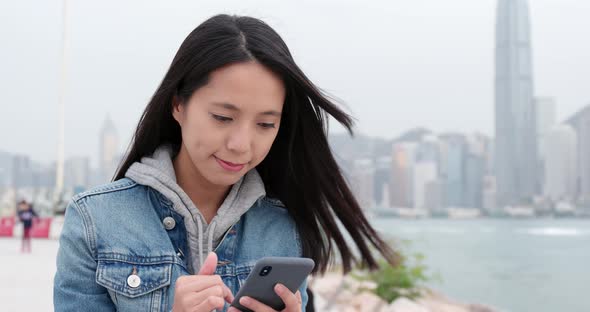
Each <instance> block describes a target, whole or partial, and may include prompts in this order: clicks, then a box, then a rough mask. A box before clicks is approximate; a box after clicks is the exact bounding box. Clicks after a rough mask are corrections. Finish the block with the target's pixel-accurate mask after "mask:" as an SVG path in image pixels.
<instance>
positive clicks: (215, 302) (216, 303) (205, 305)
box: [194, 296, 225, 311]
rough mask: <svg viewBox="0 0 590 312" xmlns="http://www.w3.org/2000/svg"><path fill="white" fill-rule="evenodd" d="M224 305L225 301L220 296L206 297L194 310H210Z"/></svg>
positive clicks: (221, 307)
mask: <svg viewBox="0 0 590 312" xmlns="http://www.w3.org/2000/svg"><path fill="white" fill-rule="evenodd" d="M224 306H225V301H224V300H223V299H222V298H221V297H216V296H212V297H207V298H206V299H205V301H203V302H201V304H199V305H197V307H196V309H195V310H194V311H211V310H215V309H223V307H224Z"/></svg>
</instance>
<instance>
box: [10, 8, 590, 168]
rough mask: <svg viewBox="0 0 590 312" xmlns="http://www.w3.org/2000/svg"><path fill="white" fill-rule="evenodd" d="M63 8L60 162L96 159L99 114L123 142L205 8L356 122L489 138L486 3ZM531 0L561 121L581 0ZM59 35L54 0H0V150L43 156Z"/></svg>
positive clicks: (585, 53)
mask: <svg viewBox="0 0 590 312" xmlns="http://www.w3.org/2000/svg"><path fill="white" fill-rule="evenodd" d="M68 3H69V16H68V18H69V20H68V23H69V26H70V27H69V29H68V35H69V38H70V47H69V49H68V51H67V54H68V55H69V57H68V66H69V71H68V81H67V90H66V156H67V157H69V156H91V157H92V159H93V162H95V161H96V159H97V154H98V144H99V142H98V135H99V130H100V127H101V125H102V123H103V121H104V119H105V117H106V116H107V114H110V116H111V117H112V119H113V120H114V122H115V124H116V126H117V131H118V133H119V134H120V140H121V145H122V148H123V146H124V145H125V146H126V144H127V143H128V142H129V139H130V138H131V133H132V131H133V130H134V127H135V126H136V123H137V121H138V118H139V116H140V114H141V112H142V110H143V108H144V107H145V105H146V104H147V102H148V100H149V98H150V96H151V95H152V94H153V92H154V91H155V89H156V87H157V85H158V83H159V82H160V81H161V79H162V77H163V75H164V73H165V71H166V69H167V67H168V66H169V64H170V62H171V60H172V58H173V56H174V54H175V52H176V50H177V49H178V47H179V45H180V43H181V42H182V40H183V39H184V38H185V37H186V36H187V35H188V33H189V32H190V31H191V30H192V29H193V28H194V27H196V26H197V25H198V24H200V23H201V22H203V21H204V20H205V19H206V18H208V17H210V16H212V15H214V14H217V13H233V14H244V15H252V16H254V17H258V18H262V19H263V20H265V21H266V22H267V23H269V24H270V25H271V26H272V27H274V28H275V29H276V30H277V31H278V32H279V34H281V36H282V37H283V39H284V40H285V41H286V42H287V45H288V46H289V48H290V49H291V51H292V53H293V55H294V57H295V60H296V62H298V64H299V65H300V66H301V67H302V69H303V70H304V71H305V72H306V73H307V74H308V76H309V77H310V78H311V79H312V80H313V81H314V82H315V83H316V84H317V85H319V86H320V87H322V88H323V89H324V90H326V91H327V92H329V93H330V94H332V95H334V96H336V97H338V98H340V99H342V100H343V101H344V102H345V103H346V104H347V105H348V107H349V110H350V112H351V113H352V114H353V115H354V116H355V117H356V119H357V120H358V122H357V131H360V132H362V133H366V134H369V135H373V136H381V137H385V138H392V137H394V136H397V135H399V134H400V133H401V132H403V131H404V130H407V129H409V128H412V127H416V126H424V127H428V128H431V129H432V130H434V131H437V132H440V131H461V132H465V133H469V132H475V131H478V132H483V133H485V134H488V135H491V134H493V122H494V115H493V77H494V72H493V66H494V27H495V26H494V25H495V10H496V1H494V0H444V1H443V0H412V1H406V0H404V1H402V0H380V1H342V0H338V1H336V0H334V1H325V0H324V1H290V2H287V1H231V2H228V1H224V2H223V3H221V1H214V2H213V1H210V2H209V3H206V2H204V1H194V0H193V1H114V0H102V1H69V2H68ZM529 5H530V14H531V24H532V47H533V66H534V67H533V68H534V69H533V72H534V79H535V80H534V81H535V82H534V83H535V95H538V96H552V97H555V99H556V101H557V112H558V119H559V120H563V119H564V118H566V117H568V116H569V115H571V114H573V113H575V112H576V111H578V110H579V109H581V108H582V107H583V106H584V105H587V104H590V83H589V82H590V57H589V55H590V40H588V30H590V1H588V0H529ZM61 32H62V1H57V0H51V1H46V0H39V1H30V0H26V1H23V0H18V1H16V0H11V1H6V0H2V1H1V2H0V45H1V48H0V125H1V129H2V131H1V132H0V150H4V151H9V152H14V153H23V154H28V155H31V156H32V157H33V159H35V160H39V161H43V162H48V161H50V160H53V159H55V155H56V143H57V131H58V127H57V120H58V113H57V101H58V81H59V68H60V53H61V52H60V51H61ZM332 128H333V129H336V130H337V128H336V127H334V126H332Z"/></svg>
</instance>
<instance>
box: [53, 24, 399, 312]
mask: <svg viewBox="0 0 590 312" xmlns="http://www.w3.org/2000/svg"><path fill="white" fill-rule="evenodd" d="M328 114H329V115H331V116H332V117H334V118H335V119H336V120H338V121H339V122H340V123H342V124H343V125H344V126H345V127H347V128H348V129H349V131H350V129H351V126H352V122H351V119H350V117H349V116H348V115H346V114H345V113H343V112H342V111H341V110H340V109H338V108H337V107H336V106H335V105H334V104H333V103H331V102H330V101H329V100H328V99H327V98H326V97H325V96H324V95H323V94H322V93H321V92H320V91H319V89H318V88H317V87H315V86H314V85H313V84H312V83H311V82H310V81H309V80H308V79H307V77H306V76H305V75H304V74H303V73H302V72H301V70H300V69H299V68H298V67H297V65H296V64H295V62H294V60H293V58H292V56H291V53H290V52H289V50H288V48H287V46H286V45H285V43H284V42H283V40H282V39H281V38H280V36H279V35H278V34H277V33H276V32H275V31H274V30H273V29H272V28H270V27H269V26H268V25H267V24H265V23H264V22H262V21H260V20H258V19H254V18H251V17H236V16H228V15H218V16H215V17H212V18H210V19H209V20H207V21H205V22H204V23H203V24H201V25H200V26H198V27H197V28H196V29H195V30H194V31H193V32H191V33H190V34H189V35H188V37H187V38H186V39H185V41H184V42H183V43H182V45H181V46H180V49H179V50H178V52H177V54H176V56H175V57H174V60H173V61H172V64H171V66H170V68H169V70H168V72H167V73H166V75H165V76H164V79H163V81H162V83H161V84H160V86H159V88H158V89H157V90H156V92H155V94H154V96H153V97H152V99H151V101H150V102H149V104H148V106H147V107H146V109H145V111H144V113H143V115H142V117H141V119H140V121H139V124H138V127H137V130H136V132H135V136H134V139H133V142H132V144H131V145H130V147H129V150H128V153H127V156H126V158H125V159H124V161H123V162H122V164H121V166H120V168H119V169H118V172H117V173H116V175H115V181H114V182H113V183H111V184H108V185H105V186H102V187H98V188H96V189H94V190H91V191H88V192H85V193H82V194H79V195H76V196H75V197H74V198H73V200H72V202H71V203H70V204H69V206H68V209H67V210H66V218H65V223H64V228H63V232H62V235H61V239H60V250H59V253H58V260H57V273H56V276H55V286H54V304H55V310H56V311H74V310H76V311H78V310H81V311H95V310H96V311H108V310H115V309H117V310H121V311H148V310H149V311H169V310H173V311H211V310H213V309H227V308H228V304H227V303H229V302H231V300H233V295H234V294H235V293H236V292H237V291H238V289H239V288H240V286H241V284H242V283H243V281H244V280H245V278H246V277H247V276H248V274H249V273H250V270H251V269H252V267H253V265H254V264H255V262H256V260H258V259H260V258H262V257H264V256H291V257H301V256H303V257H310V258H312V259H313V260H315V262H316V268H315V269H314V273H321V272H324V271H325V270H326V268H327V266H328V264H329V262H330V261H331V260H334V259H333V257H334V252H336V250H335V249H336V248H335V247H337V251H338V253H339V255H340V258H341V262H342V265H343V268H344V271H345V272H348V271H349V270H350V269H351V266H352V265H353V264H354V263H361V264H363V265H365V266H367V267H370V268H375V267H376V266H377V263H376V259H375V258H374V256H373V255H372V253H371V250H372V248H371V245H372V246H373V247H376V248H377V249H378V250H379V251H380V252H381V253H382V254H383V255H384V256H385V257H386V259H388V260H389V261H390V262H392V263H393V261H394V253H393V251H392V250H391V249H390V248H389V247H388V246H387V245H386V243H384V242H383V241H382V240H381V238H379V236H378V235H377V234H376V233H375V231H374V230H373V228H371V226H370V225H369V223H368V222H367V220H366V219H365V217H364V216H363V213H362V211H361V209H360V207H359V205H358V203H357V202H356V200H355V199H354V197H353V196H352V194H351V192H350V190H349V188H348V186H347V185H346V183H345V181H344V179H343V177H342V174H341V172H340V170H339V168H338V166H337V164H336V161H335V160H334V158H333V156H332V154H331V152H330V148H329V146H328V141H327V138H326V122H327V116H328ZM339 224H341V226H340V225H339ZM342 229H346V230H347V231H348V233H349V234H350V237H351V238H352V241H354V244H355V246H354V247H356V249H358V253H356V252H353V249H354V248H353V247H351V246H349V245H348V243H347V241H346V239H345V234H344V233H343V231H342ZM334 244H335V245H336V246H334ZM212 251H214V252H212ZM275 291H276V292H277V294H279V296H280V297H281V298H282V299H283V301H284V302H285V305H286V308H285V311H302V310H304V307H305V305H306V304H307V294H306V284H305V283H304V285H302V287H301V288H300V289H299V290H298V291H297V292H296V293H292V292H291V291H289V290H288V289H285V288H284V287H281V285H277V288H276V289H275ZM248 299H249V300H248ZM241 303H242V305H244V306H246V307H248V308H250V309H251V310H253V311H272V310H271V309H270V308H269V307H267V306H265V305H264V304H262V303H260V302H257V301H256V300H254V299H252V298H246V299H245V301H243V302H242V301H241ZM232 309H233V308H232ZM232 309H230V310H232Z"/></svg>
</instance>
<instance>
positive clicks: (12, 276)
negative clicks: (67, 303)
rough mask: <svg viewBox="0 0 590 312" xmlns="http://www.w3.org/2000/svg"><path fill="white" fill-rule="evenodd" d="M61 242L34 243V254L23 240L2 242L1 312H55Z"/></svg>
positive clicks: (0, 262)
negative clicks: (26, 249) (25, 250)
mask: <svg viewBox="0 0 590 312" xmlns="http://www.w3.org/2000/svg"><path fill="white" fill-rule="evenodd" d="M57 248H58V242H57V240H48V239H33V242H32V249H33V252H32V253H30V254H21V253H20V240H18V239H14V238H0V311H53V275H54V274H55V256H56V255H57Z"/></svg>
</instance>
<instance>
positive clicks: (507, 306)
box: [371, 218, 590, 312]
mask: <svg viewBox="0 0 590 312" xmlns="http://www.w3.org/2000/svg"><path fill="white" fill-rule="evenodd" d="M371 222H372V224H373V225H374V226H375V227H376V228H377V229H378V230H380V231H381V232H383V233H386V234H387V236H389V237H393V238H395V239H405V240H409V241H411V243H410V246H409V249H410V251H411V252H419V253H422V254H423V255H424V256H425V259H424V263H425V264H426V265H427V267H428V268H429V271H430V273H436V274H438V275H439V276H440V277H441V279H442V280H441V281H436V280H435V281H432V282H430V283H429V285H428V286H430V287H431V288H434V289H437V290H439V291H441V292H442V293H444V294H445V295H447V296H449V297H450V298H453V299H456V300H458V301H462V302H466V303H483V304H488V305H491V306H494V307H496V308H498V309H499V310H500V311H510V312H515V311H539V312H541V311H590V296H589V295H588V290H590V286H589V282H590V268H589V265H590V220H587V219H580V220H575V219H572V220H566V219H537V220H535V219H530V220H522V219H520V220H511V219H475V220H446V219H419V220H407V219H388V218H373V219H372V220H371Z"/></svg>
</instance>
